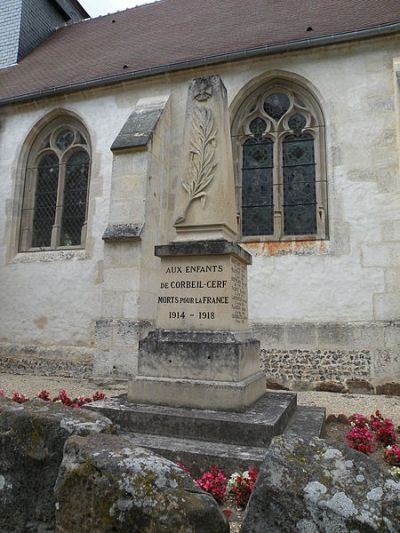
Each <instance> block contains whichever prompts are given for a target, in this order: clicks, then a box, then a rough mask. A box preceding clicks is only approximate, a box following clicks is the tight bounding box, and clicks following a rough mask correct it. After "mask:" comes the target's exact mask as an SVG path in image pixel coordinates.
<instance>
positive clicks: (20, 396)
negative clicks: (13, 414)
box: [11, 392, 29, 403]
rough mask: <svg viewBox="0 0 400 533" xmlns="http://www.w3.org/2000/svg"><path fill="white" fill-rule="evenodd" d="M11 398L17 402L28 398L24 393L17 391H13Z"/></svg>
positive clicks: (22, 401) (23, 401) (25, 400)
mask: <svg viewBox="0 0 400 533" xmlns="http://www.w3.org/2000/svg"><path fill="white" fill-rule="evenodd" d="M11 399H12V400H14V402H17V403H25V402H27V401H28V400H29V398H28V396H25V394H20V393H19V392H13V395H12V397H11Z"/></svg>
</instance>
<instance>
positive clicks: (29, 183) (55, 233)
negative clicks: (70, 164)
mask: <svg viewBox="0 0 400 533" xmlns="http://www.w3.org/2000/svg"><path fill="white" fill-rule="evenodd" d="M63 129H71V130H73V131H74V132H75V134H78V135H81V136H82V137H83V138H84V140H85V141H86V143H85V144H79V143H76V142H74V143H73V144H72V145H71V146H69V147H68V148H67V149H65V150H64V151H63V152H62V153H61V154H60V151H59V150H57V148H56V147H55V139H56V137H57V135H58V134H59V133H60V132H61V131H62V130H63ZM47 138H50V147H43V143H44V142H45V141H46V139H47ZM81 150H85V151H86V152H87V154H88V156H89V168H88V178H87V179H88V184H87V194H86V206H85V221H84V223H83V226H82V230H81V242H80V244H79V245H68V246H67V245H63V246H61V245H60V238H61V232H62V213H63V208H64V205H63V203H60V199H61V198H63V196H64V189H65V169H66V164H67V161H68V159H69V158H70V157H71V155H72V154H73V153H74V152H78V151H81ZM46 153H55V154H56V155H57V157H58V158H59V174H58V187H57V201H56V212H55V221H54V222H55V223H54V225H53V229H52V233H51V244H50V246H45V247H33V246H32V236H33V220H34V203H35V194H36V181H37V164H38V162H39V160H40V158H41V157H43V156H44V155H45V154H46ZM91 166H92V150H91V145H90V137H89V133H88V131H87V129H86V128H85V127H84V126H83V124H82V123H81V122H80V121H79V120H78V119H77V118H75V117H73V116H70V115H64V116H62V115H61V116H58V117H56V118H54V119H52V120H51V121H50V122H48V123H47V124H46V125H44V126H43V127H42V128H40V129H39V131H38V132H37V133H36V135H35V138H34V140H33V142H32V143H31V146H30V149H29V152H28V155H27V158H26V163H25V165H24V169H23V172H24V183H23V197H22V205H21V214H20V229H19V240H18V252H46V251H49V252H54V251H57V250H60V251H62V250H82V249H85V247H86V235H87V219H88V211H89V191H90V181H91V180H90V176H91Z"/></svg>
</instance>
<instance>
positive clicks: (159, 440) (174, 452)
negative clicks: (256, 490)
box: [129, 433, 266, 477]
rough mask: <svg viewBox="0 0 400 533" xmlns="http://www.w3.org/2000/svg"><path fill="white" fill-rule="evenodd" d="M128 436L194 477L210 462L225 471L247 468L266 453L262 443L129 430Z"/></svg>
mask: <svg viewBox="0 0 400 533" xmlns="http://www.w3.org/2000/svg"><path fill="white" fill-rule="evenodd" d="M129 436H130V438H131V440H132V437H133V441H134V442H136V444H137V445H138V446H140V447H142V448H149V449H151V450H153V451H154V452H155V453H158V454H160V455H162V456H163V457H166V458H167V459H170V460H171V461H173V462H174V463H181V464H183V465H184V466H185V467H186V468H188V470H189V471H190V473H191V474H192V475H193V476H194V477H198V476H200V475H201V473H202V472H204V471H206V470H209V469H210V466H211V465H215V466H216V467H217V468H221V469H222V470H223V471H224V472H225V474H226V475H231V474H232V473H233V472H236V471H243V470H247V469H248V467H249V466H255V467H259V466H260V464H261V463H262V461H263V459H264V456H265V453H266V448H265V447H253V446H238V445H232V444H223V443H216V442H205V441H203V440H201V441H200V440H194V439H178V438H173V437H163V436H160V435H150V434H144V433H129Z"/></svg>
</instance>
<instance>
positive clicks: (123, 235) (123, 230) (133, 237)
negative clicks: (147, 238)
mask: <svg viewBox="0 0 400 533" xmlns="http://www.w3.org/2000/svg"><path fill="white" fill-rule="evenodd" d="M143 227H144V224H141V223H137V224H136V223H135V224H109V225H108V226H107V229H106V231H105V232H104V234H103V237H102V239H103V241H106V242H119V241H140V240H141V238H142V237H141V235H142V231H143Z"/></svg>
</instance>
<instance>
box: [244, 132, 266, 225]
mask: <svg viewBox="0 0 400 533" xmlns="http://www.w3.org/2000/svg"><path fill="white" fill-rule="evenodd" d="M272 233H273V142H272V141H271V140H270V139H266V140H264V141H256V140H254V139H251V140H249V141H247V142H246V143H245V144H244V145H243V171H242V234H243V235H271V234H272Z"/></svg>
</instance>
